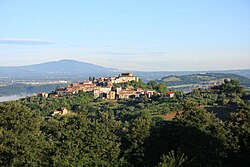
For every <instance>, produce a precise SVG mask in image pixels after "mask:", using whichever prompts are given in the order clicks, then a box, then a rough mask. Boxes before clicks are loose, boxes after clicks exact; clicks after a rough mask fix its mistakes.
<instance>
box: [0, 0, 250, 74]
mask: <svg viewBox="0 0 250 167" xmlns="http://www.w3.org/2000/svg"><path fill="white" fill-rule="evenodd" d="M0 58H1V61H0V66H4V65H6V66H7V65H8V66H10V65H26V64H34V63H41V62H47V61H51V60H60V59H74V60H79V61H84V62H89V63H94V64H98V65H102V66H106V67H113V68H119V69H128V70H147V71H156V70H215V69H244V68H250V1H249V0H172V1H170V0H120V1H118V0H88V1H87V0H0Z"/></svg>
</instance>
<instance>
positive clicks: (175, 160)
mask: <svg viewBox="0 0 250 167" xmlns="http://www.w3.org/2000/svg"><path fill="white" fill-rule="evenodd" d="M161 161H162V162H160V163H159V164H158V167H181V166H183V163H184V162H185V161H187V156H185V154H183V153H182V154H180V153H178V152H177V154H176V153H175V152H174V150H171V151H170V152H169V153H168V154H167V155H163V156H162V158H161Z"/></svg>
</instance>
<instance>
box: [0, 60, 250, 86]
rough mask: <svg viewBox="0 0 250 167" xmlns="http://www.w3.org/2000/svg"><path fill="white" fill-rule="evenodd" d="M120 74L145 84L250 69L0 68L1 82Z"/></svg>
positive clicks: (249, 72)
mask: <svg viewBox="0 0 250 167" xmlns="http://www.w3.org/2000/svg"><path fill="white" fill-rule="evenodd" d="M120 72H133V73H134V74H135V75H137V76H139V77H140V78H142V80H143V81H144V82H147V81H150V80H156V79H160V78H162V77H165V76H169V75H177V76H180V75H190V74H200V73H207V72H212V73H227V74H229V73H231V74H238V75H242V76H245V77H248V78H250V69H246V70H224V71H222V70H221V71H158V72H144V71H123V70H121V69H115V68H106V67H103V66H98V65H95V64H91V63H85V62H79V61H75V60H60V61H53V62H47V63H42V64H35V65H27V66H18V67H3V66H2V67H0V81H1V80H59V79H62V80H70V81H78V80H84V79H87V78H88V77H89V76H95V77H100V76H116V75H118V74H119V73H120Z"/></svg>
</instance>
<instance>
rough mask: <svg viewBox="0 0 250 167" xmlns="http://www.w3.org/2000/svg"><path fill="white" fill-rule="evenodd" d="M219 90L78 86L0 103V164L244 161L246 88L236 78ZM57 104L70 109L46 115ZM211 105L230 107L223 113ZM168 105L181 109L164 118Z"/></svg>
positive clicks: (249, 122)
mask: <svg viewBox="0 0 250 167" xmlns="http://www.w3.org/2000/svg"><path fill="white" fill-rule="evenodd" d="M131 85H133V86H134V87H146V88H153V89H155V90H156V91H158V92H162V93H163V94H164V92H165V91H166V90H165V85H164V84H162V83H159V84H158V83H157V82H156V81H151V82H149V83H148V84H147V85H145V84H143V83H141V82H140V81H139V82H130V83H126V84H124V85H123V86H131ZM160 87H162V88H160ZM217 90H219V91H217ZM217 90H216V89H215V90H201V89H195V90H193V91H192V92H190V93H188V94H184V93H183V92H178V91H177V92H175V97H173V98H170V99H169V98H167V97H165V96H162V95H160V94H159V93H158V94H155V95H154V96H153V97H152V98H151V99H149V98H144V99H136V100H135V99H127V100H125V99H120V100H103V99H94V98H93V95H91V94H87V93H83V92H81V93H80V94H75V95H66V96H63V97H61V98H60V99H57V98H55V99H53V98H40V97H36V96H32V97H29V98H25V99H21V100H19V101H17V102H10V103H0V166H105V167H106V166H157V165H158V166H190V167H197V166H215V167H216V166H219V167H220V166H226V167H230V166H248V165H249V164H250V162H249V153H250V150H249V139H250V119H249V118H250V104H249V102H247V101H244V100H242V96H247V95H249V92H246V90H244V88H243V89H242V88H241V86H240V84H239V82H237V81H233V80H230V81H227V80H226V81H225V83H224V84H222V85H220V86H218V87H217ZM60 107H67V109H68V110H70V111H71V113H70V114H68V115H64V116H60V115H58V116H55V117H52V116H50V112H51V111H53V110H54V109H57V108H60ZM209 107H210V108H219V107H221V108H222V107H225V108H226V109H230V110H231V112H232V113H231V114H230V115H229V117H225V118H224V119H223V120H221V119H219V118H218V115H219V114H218V115H215V114H214V113H211V112H208V111H207V110H206V109H207V108H209ZM171 112H179V114H178V116H177V117H176V118H174V119H173V120H170V121H164V118H165V117H162V114H168V113H171ZM187 157H188V159H187Z"/></svg>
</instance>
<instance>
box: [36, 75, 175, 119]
mask: <svg viewBox="0 0 250 167" xmlns="http://www.w3.org/2000/svg"><path fill="white" fill-rule="evenodd" d="M130 81H136V82H137V81H139V78H138V77H136V76H133V74H132V73H122V74H120V75H119V76H118V77H107V78H104V77H102V78H99V79H93V80H89V81H85V82H78V83H72V84H68V85H67V86H66V87H57V88H56V90H55V91H53V92H51V93H46V92H39V93H38V96H40V97H42V98H47V97H49V98H59V99H60V98H62V96H64V95H68V94H78V93H79V92H80V91H82V92H91V93H93V95H94V97H95V98H98V97H101V98H104V99H128V98H143V97H145V96H146V97H148V98H150V97H151V96H152V95H153V94H154V91H153V90H149V89H146V90H143V89H142V88H134V87H132V86H128V87H127V88H126V89H123V88H122V87H119V86H117V85H119V84H120V83H126V82H130ZM114 85H116V86H114ZM166 96H168V97H169V98H172V97H173V96H174V93H173V92H167V93H166ZM67 113H68V111H67V109H66V108H63V107H62V108H60V109H58V110H54V111H53V112H52V115H57V114H59V115H65V114H67Z"/></svg>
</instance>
